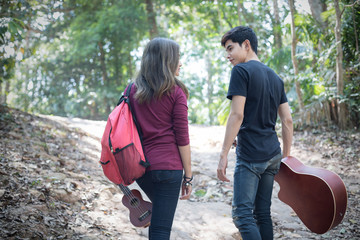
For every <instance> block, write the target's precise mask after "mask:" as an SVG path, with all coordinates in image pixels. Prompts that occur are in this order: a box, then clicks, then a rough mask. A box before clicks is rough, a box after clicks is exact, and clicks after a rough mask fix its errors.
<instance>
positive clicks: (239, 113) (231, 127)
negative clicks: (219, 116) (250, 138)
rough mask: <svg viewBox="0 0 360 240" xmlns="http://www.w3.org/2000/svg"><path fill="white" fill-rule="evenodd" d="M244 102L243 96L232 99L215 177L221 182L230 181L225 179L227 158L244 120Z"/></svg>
mask: <svg viewBox="0 0 360 240" xmlns="http://www.w3.org/2000/svg"><path fill="white" fill-rule="evenodd" d="M245 101H246V97H243V96H233V97H232V101H231V109H230V114H229V117H228V121H227V124H226V131H225V138H224V142H223V146H222V149H221V153H220V161H219V165H218V169H217V176H218V178H219V179H220V180H221V181H226V182H229V181H230V180H229V179H228V178H227V177H226V168H227V164H228V159H227V156H228V153H229V150H230V148H231V145H232V144H233V142H234V139H235V138H236V136H237V134H238V132H239V130H240V126H241V124H242V122H243V119H244V107H245Z"/></svg>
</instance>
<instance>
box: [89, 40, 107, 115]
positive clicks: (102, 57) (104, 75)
mask: <svg viewBox="0 0 360 240" xmlns="http://www.w3.org/2000/svg"><path fill="white" fill-rule="evenodd" d="M98 46H99V51H100V56H99V58H100V66H101V73H102V79H103V83H104V86H106V88H110V86H109V85H110V83H109V80H108V75H107V71H106V63H105V52H104V46H103V43H102V42H101V41H99V42H98ZM106 100H107V97H106V96H105V101H106ZM95 108H97V106H94V110H95ZM105 111H106V112H110V111H111V107H110V103H109V101H106V104H105ZM95 115H98V114H97V109H96V112H95ZM93 117H94V116H93ZM95 117H96V116H95Z"/></svg>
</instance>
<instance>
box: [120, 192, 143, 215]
mask: <svg viewBox="0 0 360 240" xmlns="http://www.w3.org/2000/svg"><path fill="white" fill-rule="evenodd" d="M121 189H122V190H123V191H124V194H125V195H126V197H127V199H128V200H129V202H130V205H131V206H133V205H132V203H133V202H132V199H137V201H138V202H136V203H135V204H137V206H135V207H134V208H135V209H136V210H137V211H138V213H139V214H140V215H141V214H143V213H145V212H146V211H145V210H144V209H143V208H142V207H141V204H140V200H139V199H138V198H137V197H136V196H135V195H134V194H133V193H132V191H131V190H130V189H129V188H126V187H124V186H122V187H121Z"/></svg>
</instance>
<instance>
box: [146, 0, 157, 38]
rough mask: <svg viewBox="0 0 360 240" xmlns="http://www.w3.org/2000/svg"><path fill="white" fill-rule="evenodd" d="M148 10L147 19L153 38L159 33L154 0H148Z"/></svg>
mask: <svg viewBox="0 0 360 240" xmlns="http://www.w3.org/2000/svg"><path fill="white" fill-rule="evenodd" d="M145 2H146V12H147V19H148V22H149V24H150V29H149V33H150V39H153V38H154V37H156V36H158V35H159V31H158V28H157V24H156V18H155V17H156V15H155V12H154V7H153V2H152V0H146V1H145Z"/></svg>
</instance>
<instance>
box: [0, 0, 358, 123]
mask: <svg viewBox="0 0 360 240" xmlns="http://www.w3.org/2000/svg"><path fill="white" fill-rule="evenodd" d="M0 16H1V20H0V43H1V44H0V63H1V68H0V103H1V104H4V105H8V106H10V107H16V108H18V109H21V110H23V111H26V112H30V113H36V114H47V115H57V116H68V117H80V118H86V119H93V120H106V118H107V116H108V114H109V113H110V112H111V110H112V109H113V108H114V106H115V105H116V103H117V100H118V98H119V97H120V95H121V92H122V91H123V89H124V88H125V86H126V85H127V84H128V83H129V82H130V81H131V80H132V79H133V78H134V77H135V76H136V73H137V71H138V68H139V63H140V60H141V54H142V50H143V48H144V46H145V44H146V43H147V42H148V41H149V39H152V38H154V37H157V36H161V37H167V38H171V39H173V40H175V41H176V42H178V43H179V45H180V47H181V61H182V63H183V67H182V70H181V75H180V79H181V80H182V81H183V82H184V83H185V84H186V86H187V87H188V89H189V92H190V98H189V120H190V122H191V123H194V124H206V125H219V124H224V123H225V122H226V118H227V115H228V112H229V102H230V101H228V100H226V92H227V87H228V82H229V77H230V72H231V67H232V66H231V65H230V64H229V62H228V61H227V59H226V56H225V51H224V49H223V48H222V47H221V45H220V39H221V36H222V35H223V34H224V33H225V32H226V31H228V30H230V29H231V28H233V27H235V26H238V25H247V26H250V27H251V28H253V29H254V31H255V32H256V33H257V36H258V39H259V47H258V52H259V53H258V55H259V58H260V60H261V61H262V62H264V63H265V64H267V65H268V66H270V67H271V68H273V69H274V70H275V71H276V72H277V73H278V74H279V75H280V77H281V78H282V79H283V80H284V82H285V85H286V93H287V96H288V99H289V103H290V106H291V108H292V112H293V115H294V119H295V126H296V127H297V128H302V127H304V126H311V127H317V126H331V127H336V128H340V129H358V128H359V127H360V60H359V59H360V58H359V36H360V1H359V0H357V1H354V0H340V1H339V0H308V1H307V0H288V1H284V0H254V1H249V0H235V1H229V0H204V1H194V0H187V1H179V0H92V1H87V0H62V1H55V0H43V1H36V0H27V1H26V0H19V1H12V0H1V10H0Z"/></svg>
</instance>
